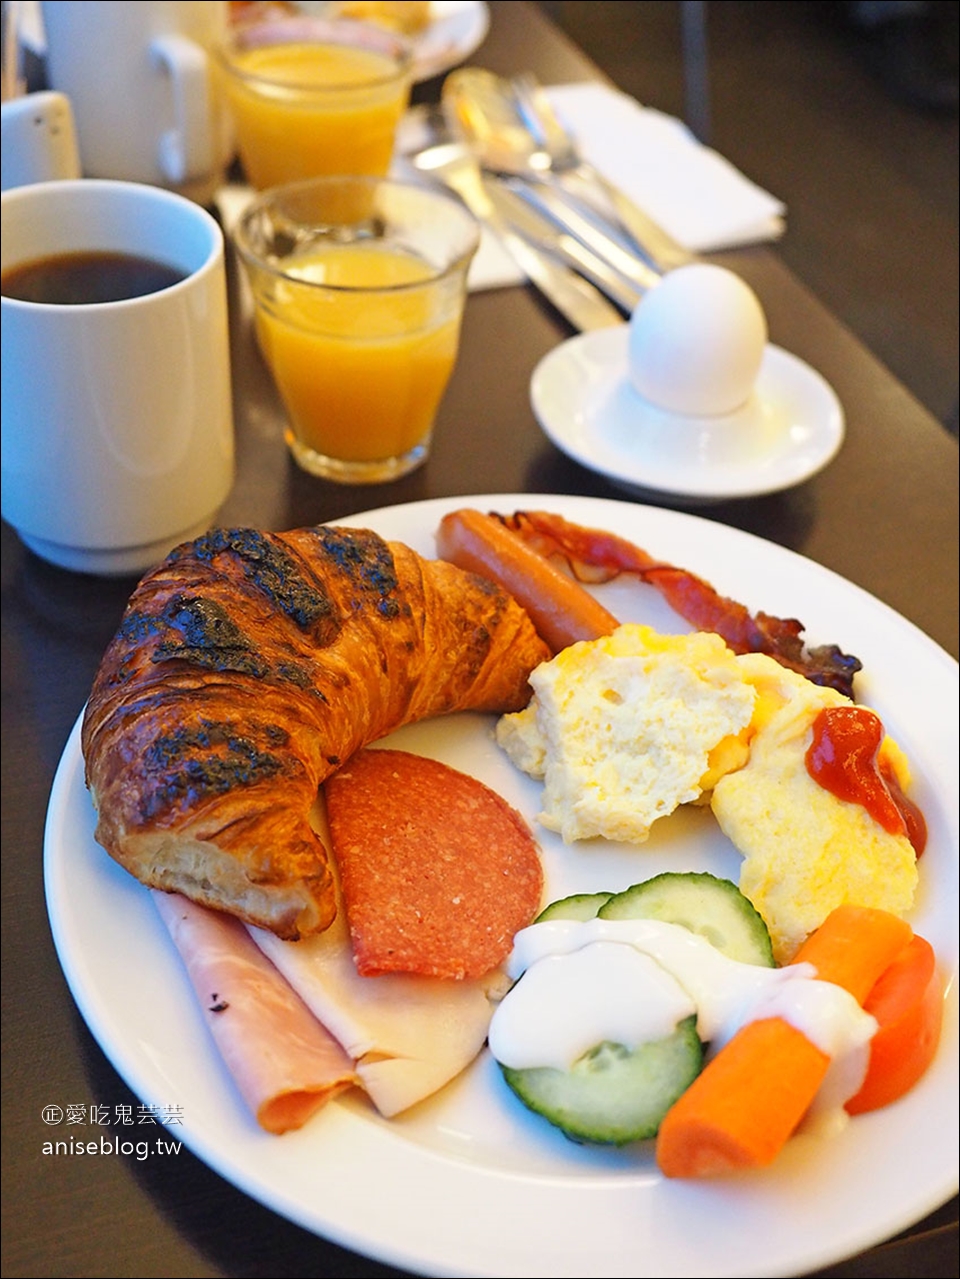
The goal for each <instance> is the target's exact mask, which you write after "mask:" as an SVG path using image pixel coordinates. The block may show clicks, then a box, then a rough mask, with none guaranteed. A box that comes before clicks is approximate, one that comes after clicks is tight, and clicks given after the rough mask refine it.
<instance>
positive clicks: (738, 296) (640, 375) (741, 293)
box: [628, 262, 767, 417]
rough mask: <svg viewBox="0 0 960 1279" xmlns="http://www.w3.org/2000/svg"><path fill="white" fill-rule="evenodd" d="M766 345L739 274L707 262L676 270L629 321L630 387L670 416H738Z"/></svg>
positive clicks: (755, 304)
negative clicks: (734, 414) (731, 414)
mask: <svg viewBox="0 0 960 1279" xmlns="http://www.w3.org/2000/svg"><path fill="white" fill-rule="evenodd" d="M766 343H767V321H766V317H765V316H764V313H763V308H762V307H761V305H760V302H759V300H758V298H757V296H756V294H755V293H754V292H753V290H752V289H751V288H750V287H749V285H747V284H746V283H745V282H744V281H743V280H741V279H740V277H739V276H738V275H735V274H734V273H733V272H732V271H728V270H727V269H726V268H725V267H721V266H714V265H712V264H710V263H700V262H697V263H691V264H690V265H688V266H681V267H677V268H675V269H674V270H673V271H670V272H669V273H668V274H667V275H665V276H664V278H663V279H662V280H661V282H660V283H659V284H658V285H657V286H656V287H655V288H653V289H651V290H650V292H649V293H647V294H645V295H644V297H643V298H642V299H641V300H640V302H639V304H638V305H637V307H636V308H635V310H634V312H633V315H632V316H631V318H630V332H629V346H628V350H629V374H630V382H631V385H632V386H633V389H634V390H635V391H636V392H637V393H638V394H639V395H640V396H642V397H643V399H644V400H646V401H648V402H649V403H650V404H653V405H656V406H657V407H658V408H661V409H666V410H667V411H668V412H670V413H677V414H682V415H684V416H687V417H717V416H722V415H725V414H730V413H735V412H736V411H737V410H738V409H740V408H742V407H743V406H744V405H745V404H746V403H747V401H748V400H749V399H750V396H751V394H752V392H753V388H754V384H755V383H756V380H757V374H758V373H759V371H760V362H761V360H762V359H763V353H764V348H765V346H766Z"/></svg>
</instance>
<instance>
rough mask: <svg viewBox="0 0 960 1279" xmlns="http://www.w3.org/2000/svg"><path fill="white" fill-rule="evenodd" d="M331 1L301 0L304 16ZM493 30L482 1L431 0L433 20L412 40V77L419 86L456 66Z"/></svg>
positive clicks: (319, 10) (326, 8) (328, 6)
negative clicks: (314, 0) (313, 1)
mask: <svg viewBox="0 0 960 1279" xmlns="http://www.w3.org/2000/svg"><path fill="white" fill-rule="evenodd" d="M331 7H332V3H331V0H320V2H319V3H311V0H301V2H300V3H299V4H298V5H297V8H298V9H302V10H303V11H304V12H305V13H316V14H320V15H322V14H323V13H324V11H327V12H329V10H330V9H331ZM489 30H490V10H489V8H488V6H487V5H486V4H484V3H483V0H432V3H431V5H430V21H429V23H428V24H427V26H426V27H424V29H423V30H422V31H420V32H418V33H417V34H416V35H415V36H413V38H412V43H413V78H414V80H415V81H416V82H417V83H418V84H419V83H421V82H422V81H423V80H431V79H432V78H433V77H434V76H435V75H440V73H441V72H443V71H449V70H450V68H451V67H455V66H457V64H458V63H460V62H463V61H464V59H466V58H469V56H470V54H471V53H473V52H474V51H475V50H476V49H478V48H479V47H480V45H481V44H482V43H483V41H484V39H485V38H486V34H487V32H488V31H489Z"/></svg>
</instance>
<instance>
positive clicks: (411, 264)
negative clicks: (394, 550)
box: [234, 176, 479, 484]
mask: <svg viewBox="0 0 960 1279" xmlns="http://www.w3.org/2000/svg"><path fill="white" fill-rule="evenodd" d="M234 238H235V241H236V244H237V247H238V250H239V253H240V257H241V260H242V261H243V263H244V265H245V267H246V272H247V276H248V278H249V282H250V285H251V288H252V292H253V298H254V306H255V323H256V330H257V336H258V340H259V344H260V349H261V351H262V352H263V355H264V358H265V359H266V362H267V364H268V366H269V367H270V369H271V371H272V373H273V377H274V380H275V382H276V385H277V389H278V391H279V393H280V397H281V399H282V400H283V403H284V406H285V408H286V411H287V415H288V419H289V424H288V427H287V430H286V440H287V443H288V445H289V447H290V450H291V452H292V454H293V456H294V458H295V460H296V461H297V462H298V463H299V465H300V466H301V467H303V469H304V470H306V471H309V472H311V473H312V474H314V475H319V476H323V477H325V478H327V479H333V480H339V481H341V482H343V483H353V484H370V483H379V482H382V481H385V480H392V479H395V478H397V477H398V476H401V475H404V474H406V473H407V472H408V471H411V470H413V469H414V467H416V466H419V465H421V464H422V463H423V462H424V461H426V458H427V456H428V453H429V450H430V442H431V436H432V433H433V427H434V420H435V418H436V413H437V408H438V406H439V404H440V401H441V398H442V396H443V393H444V391H445V389H446V386H447V383H448V381H449V379H450V375H451V372H452V370H453V367H454V362H455V360H456V357H457V348H458V344H459V335H460V321H461V317H462V315H463V306H464V300H465V297H466V277H467V269H468V267H469V264H470V261H471V259H472V257H473V255H474V253H475V252H476V249H477V244H478V240H479V227H478V225H477V222H476V221H475V219H474V218H473V216H472V215H471V214H470V213H469V212H468V211H467V210H466V208H464V206H463V205H462V204H461V203H460V202H459V201H458V200H457V199H456V198H455V197H453V196H450V195H447V194H446V193H441V192H438V191H433V190H429V189H427V188H425V187H421V186H418V185H416V184H414V183H407V182H395V181H391V180H387V179H382V178H373V177H369V176H346V177H327V178H317V179H313V180H311V181H308V182H303V183H294V184H291V185H289V186H286V187H281V188H276V189H273V190H271V191H267V192H264V193H263V194H262V195H261V196H259V197H258V198H256V199H255V200H254V202H253V203H252V204H251V205H250V206H249V207H248V209H247V210H246V212H245V213H244V214H243V216H242V218H241V219H240V221H239V222H238V224H237V227H236V229H235V231H234Z"/></svg>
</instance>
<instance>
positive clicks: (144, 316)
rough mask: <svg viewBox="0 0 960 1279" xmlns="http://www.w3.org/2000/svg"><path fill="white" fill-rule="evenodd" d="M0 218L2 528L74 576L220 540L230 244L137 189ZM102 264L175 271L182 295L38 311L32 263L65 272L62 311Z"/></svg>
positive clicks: (131, 186)
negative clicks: (71, 281) (85, 269)
mask: <svg viewBox="0 0 960 1279" xmlns="http://www.w3.org/2000/svg"><path fill="white" fill-rule="evenodd" d="M0 210H2V215H0V216H2V237H0V265H2V275H3V296H2V297H0V315H2V346H3V360H2V364H0V382H2V423H0V424H2V446H0V468H2V478H3V482H2V499H3V518H4V519H5V520H6V521H7V522H8V523H9V524H11V525H12V526H13V528H14V529H16V531H17V533H18V534H19V536H20V538H21V539H22V541H23V542H25V543H26V545H27V546H29V547H30V548H31V549H32V550H33V551H35V552H36V553H37V554H38V555H40V556H42V557H43V558H44V559H46V560H49V561H50V562H51V563H54V564H57V565H60V566H61V567H63V568H68V569H75V570H79V571H82V572H89V573H96V574H103V575H118V574H127V573H140V572H143V571H144V570H146V569H147V568H150V567H151V566H152V565H154V564H155V563H157V562H158V561H159V560H160V559H162V558H163V556H164V555H165V554H166V553H167V552H168V551H169V550H171V549H172V548H173V547H174V546H175V545H177V544H178V543H179V542H181V541H186V540H188V539H190V538H193V537H197V536H199V534H200V533H202V532H203V531H205V530H206V529H207V528H209V527H210V525H211V523H212V522H213V521H214V519H215V516H216V513H217V511H218V509H219V507H220V506H221V504H222V503H223V501H224V499H225V498H226V496H227V494H228V493H229V491H230V488H231V486H232V483H233V474H234V446H233V416H232V409H231V392H230V357H229V329H228V322H227V292H226V276H225V270H224V249H223V235H222V233H221V231H220V228H219V226H218V224H217V222H216V221H215V220H214V218H212V217H211V216H210V214H209V213H208V212H207V211H206V210H205V209H203V208H201V207H200V206H199V205H198V204H195V203H193V202H192V201H190V200H187V199H185V198H183V197H182V196H179V195H176V194H175V193H173V192H170V191H164V190H162V189H160V188H159V187H151V186H146V185H142V184H139V183H127V182H110V181H99V180H95V179H81V180H76V181H65V182H44V183H38V184H35V185H32V186H24V187H18V188H16V189H14V190H11V191H5V192H4V193H3V195H2V197H0ZM91 254H109V255H117V254H119V255H128V256H127V257H125V259H124V261H123V262H121V263H120V265H121V266H123V265H126V264H129V259H130V258H133V259H147V260H148V261H149V262H153V263H161V264H163V265H164V266H166V267H167V268H172V272H173V278H174V280H175V281H176V282H174V283H169V284H167V285H166V286H165V287H160V288H159V289H158V291H155V292H148V293H145V294H142V295H140V296H128V297H124V298H121V299H120V300H116V301H99V302H90V301H86V302H84V301H79V302H78V301H71V302H69V303H68V302H65V301H62V300H61V301H49V300H45V301H44V300H40V301H38V300H24V293H25V292H29V290H27V289H26V286H25V285H24V283H23V280H24V276H23V275H21V274H20V271H21V269H22V268H23V267H24V266H25V265H28V264H31V263H34V264H36V263H42V264H43V266H44V268H45V269H46V268H47V267H50V266H51V260H52V271H53V275H52V280H53V285H54V286H55V287H53V288H51V283H50V280H48V281H47V283H46V284H44V285H43V286H42V290H41V292H40V293H39V294H37V293H36V292H35V293H34V297H36V296H41V297H47V298H49V297H51V296H53V297H56V296H59V294H58V292H57V289H59V288H61V285H62V280H61V272H62V271H66V270H67V269H68V268H70V269H73V268H74V267H75V268H76V269H78V270H79V269H80V267H81V266H84V265H86V264H87V263H89V262H90V261H91V259H90V257H89V255H91ZM101 261H102V260H101V259H96V262H95V265H96V266H97V269H98V270H99V264H100V262H101ZM140 265H141V266H142V265H143V264H142V263H141V264H140ZM18 276H19V279H18ZM12 294H19V295H20V296H12ZM86 296H89V295H86Z"/></svg>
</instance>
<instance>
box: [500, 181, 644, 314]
mask: <svg viewBox="0 0 960 1279" xmlns="http://www.w3.org/2000/svg"><path fill="white" fill-rule="evenodd" d="M501 181H502V185H503V186H504V187H506V189H507V190H508V191H511V192H512V193H513V194H514V195H515V196H516V197H517V198H518V199H520V200H522V201H523V202H524V203H525V204H526V205H527V206H528V207H530V208H532V209H534V210H536V212H537V213H538V214H539V215H540V216H541V218H543V219H545V220H546V221H547V222H549V223H551V224H552V225H553V227H554V228H555V229H556V230H557V231H560V232H563V233H565V234H566V235H568V236H572V237H573V238H574V239H575V240H577V241H579V242H580V243H581V244H582V245H584V247H585V248H587V249H589V250H590V252H591V254H593V255H594V256H596V257H599V258H600V259H601V261H603V262H604V263H605V264H606V265H607V267H608V268H611V269H612V270H613V271H615V272H616V274H617V275H618V276H621V277H623V278H624V279H626V280H629V281H630V282H631V283H632V284H633V285H634V286H635V288H636V289H637V290H638V291H639V292H640V293H646V292H647V291H648V290H649V289H652V288H653V287H654V286H655V285H657V284H659V283H660V280H661V279H662V278H663V277H662V275H661V273H660V272H659V271H657V270H655V269H654V268H653V267H652V266H650V264H649V263H648V262H646V261H645V260H644V259H643V258H641V257H639V256H638V255H637V254H636V253H635V252H633V251H632V250H631V249H629V248H628V247H627V246H626V243H625V242H624V241H623V240H621V239H620V237H619V236H618V235H617V234H616V232H615V231H612V230H610V229H607V228H606V227H604V226H603V225H601V221H600V219H599V216H595V215H594V214H593V211H592V210H590V209H588V208H587V207H585V205H584V204H583V203H582V202H581V201H579V200H577V199H576V198H575V197H573V196H571V195H570V194H569V193H568V192H566V191H564V190H561V189H558V188H557V187H554V186H549V185H547V184H546V183H543V182H532V181H528V180H527V179H524V178H515V177H510V178H503V179H502V180H501Z"/></svg>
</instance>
